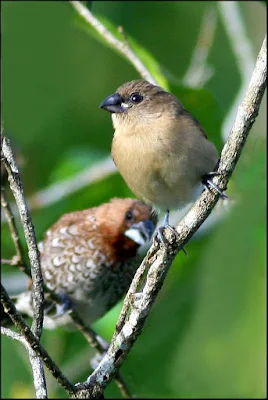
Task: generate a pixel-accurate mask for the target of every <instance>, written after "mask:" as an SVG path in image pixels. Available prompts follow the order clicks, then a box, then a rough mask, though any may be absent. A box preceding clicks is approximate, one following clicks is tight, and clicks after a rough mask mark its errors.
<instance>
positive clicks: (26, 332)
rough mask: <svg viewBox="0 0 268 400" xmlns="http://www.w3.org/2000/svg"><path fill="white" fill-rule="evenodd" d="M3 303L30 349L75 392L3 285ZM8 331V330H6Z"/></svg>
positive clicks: (65, 386)
mask: <svg viewBox="0 0 268 400" xmlns="http://www.w3.org/2000/svg"><path fill="white" fill-rule="evenodd" d="M1 303H2V304H3V307H4V310H5V312H6V313H7V314H8V315H9V316H10V318H11V320H12V321H13V323H14V325H15V326H16V328H17V329H18V330H19V332H20V333H21V336H23V337H24V339H25V341H26V342H27V344H28V345H29V347H30V349H31V350H33V351H34V352H35V353H37V354H38V356H39V357H40V358H42V360H43V361H44V364H45V365H46V367H47V368H48V370H49V371H50V372H51V373H52V375H53V376H54V378H56V379H57V381H58V383H59V384H60V385H61V386H62V387H63V388H64V389H65V390H66V391H67V392H68V393H69V394H71V393H73V391H74V386H73V385H72V384H71V383H70V382H69V381H68V379H67V378H66V377H65V376H64V375H63V374H62V372H61V371H60V369H59V368H58V366H57V365H56V364H55V362H54V361H53V360H52V359H51V358H50V356H49V354H48V353H47V351H46V350H45V349H44V347H43V346H42V345H41V343H39V340H38V339H37V338H36V336H35V335H34V334H33V332H32V331H31V329H30V327H29V326H28V325H27V324H26V322H25V321H24V319H23V318H22V316H21V315H20V313H18V312H17V310H16V308H15V306H14V304H13V302H12V301H11V299H10V298H9V296H8V294H7V292H6V290H5V288H4V287H3V286H2V285H1ZM5 332H6V331H5Z"/></svg>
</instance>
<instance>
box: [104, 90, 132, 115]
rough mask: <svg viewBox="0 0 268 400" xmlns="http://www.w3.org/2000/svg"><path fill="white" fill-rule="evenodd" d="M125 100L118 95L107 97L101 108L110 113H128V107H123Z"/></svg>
mask: <svg viewBox="0 0 268 400" xmlns="http://www.w3.org/2000/svg"><path fill="white" fill-rule="evenodd" d="M122 103H123V99H122V97H121V96H120V94H118V93H114V94H111V96H108V97H106V99H104V100H103V102H102V103H101V104H100V108H103V109H104V110H106V111H109V112H110V113H123V112H125V111H126V107H123V106H122Z"/></svg>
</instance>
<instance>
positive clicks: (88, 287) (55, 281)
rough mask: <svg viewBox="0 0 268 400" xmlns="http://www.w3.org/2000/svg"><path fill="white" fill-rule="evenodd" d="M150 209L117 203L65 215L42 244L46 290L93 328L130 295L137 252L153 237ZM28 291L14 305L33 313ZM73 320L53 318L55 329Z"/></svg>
mask: <svg viewBox="0 0 268 400" xmlns="http://www.w3.org/2000/svg"><path fill="white" fill-rule="evenodd" d="M156 223H157V217H156V215H155V214H153V213H152V208H151V207H150V206H148V205H147V204H144V203H142V202H141V201H138V200H134V199H120V198H114V199H112V200H111V201H109V202H108V203H105V204H102V205H100V206H98V207H94V208H89V209H87V210H82V211H76V212H71V213H69V214H65V215H63V216H62V217H61V218H60V219H59V220H58V222H56V223H55V224H54V225H53V226H52V227H51V228H50V229H49V230H48V231H47V232H46V234H45V237H44V240H43V242H41V243H40V244H39V250H40V256H41V267H42V274H43V278H44V281H45V283H46V284H47V286H48V287H49V288H50V289H52V290H54V291H55V292H56V293H59V294H63V295H68V298H69V299H70V300H71V303H72V305H73V306H74V307H75V309H76V310H77V311H78V313H79V314H80V316H81V317H82V318H83V320H84V322H86V323H88V324H91V323H92V322H94V321H95V320H97V319H98V318H100V317H101V316H103V315H104V314H105V313H106V312H107V311H109V310H110V309H111V308H112V307H113V306H114V305H115V304H116V303H117V302H118V301H119V300H120V299H121V298H122V296H123V295H124V294H125V293H126V292H127V290H128V288H129V286H130V283H131V281H132V279H133V276H134V274H135V272H136V269H137V267H138V266H139V257H138V250H139V247H140V246H141V245H143V244H144V243H145V242H146V241H147V240H149V239H150V238H151V236H152V234H153V232H154V229H155V226H156ZM30 301H31V296H30V292H26V293H23V294H21V295H20V296H19V297H18V299H17V303H16V306H17V308H18V309H19V310H20V311H21V312H23V313H26V314H29V309H30V307H29V302H30ZM70 321H71V319H70V316H69V315H68V314H67V313H65V314H63V315H62V316H58V317H57V316H56V317H54V318H49V317H48V316H45V319H44V326H45V327H46V328H51V329H52V328H54V327H55V326H58V325H66V324H69V323H70Z"/></svg>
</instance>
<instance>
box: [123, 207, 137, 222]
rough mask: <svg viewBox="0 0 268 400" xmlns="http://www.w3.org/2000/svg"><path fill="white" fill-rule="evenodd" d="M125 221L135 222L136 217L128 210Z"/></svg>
mask: <svg viewBox="0 0 268 400" xmlns="http://www.w3.org/2000/svg"><path fill="white" fill-rule="evenodd" d="M125 220H126V221H128V222H134V221H135V215H134V213H133V211H132V210H128V211H127V212H126V215H125Z"/></svg>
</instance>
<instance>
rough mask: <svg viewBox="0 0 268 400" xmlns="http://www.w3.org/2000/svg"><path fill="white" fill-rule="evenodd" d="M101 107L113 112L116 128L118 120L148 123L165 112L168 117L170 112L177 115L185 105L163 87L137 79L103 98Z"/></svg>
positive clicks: (120, 121)
mask: <svg viewBox="0 0 268 400" xmlns="http://www.w3.org/2000/svg"><path fill="white" fill-rule="evenodd" d="M100 108H103V109H104V110H106V111H109V112H110V113H112V114H113V115H112V119H113V123H114V125H115V128H116V123H117V121H118V122H119V123H122V122H123V121H124V120H125V121H127V122H134V121H135V123H136V124H139V123H141V124H146V123H150V122H151V120H152V119H155V118H159V117H161V115H162V114H163V113H165V116H166V117H168V115H169V114H170V116H172V115H177V113H178V112H180V110H182V109H183V106H182V105H181V103H180V102H179V100H178V99H177V98H176V97H175V96H173V95H172V94H171V93H168V92H166V91H165V90H164V89H162V88H161V87H159V86H156V85H152V84H151V83H149V82H147V81H144V80H136V81H130V82H126V83H124V84H123V85H122V86H120V87H119V88H118V89H117V90H116V92H115V93H114V94H112V95H110V96H108V97H107V98H106V99H104V100H103V102H102V103H101V104H100Z"/></svg>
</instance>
